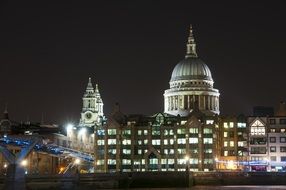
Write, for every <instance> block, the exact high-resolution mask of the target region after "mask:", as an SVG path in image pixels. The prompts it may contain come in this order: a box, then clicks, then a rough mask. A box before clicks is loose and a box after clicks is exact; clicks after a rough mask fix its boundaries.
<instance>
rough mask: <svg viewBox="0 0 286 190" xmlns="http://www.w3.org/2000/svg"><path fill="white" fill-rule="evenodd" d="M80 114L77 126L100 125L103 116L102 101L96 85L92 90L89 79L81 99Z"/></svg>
mask: <svg viewBox="0 0 286 190" xmlns="http://www.w3.org/2000/svg"><path fill="white" fill-rule="evenodd" d="M82 102H83V104H82V112H81V119H80V122H79V126H81V127H83V126H84V127H91V126H94V125H100V124H101V121H102V119H103V118H104V114H103V101H102V99H101V97H100V93H99V90H98V85H97V84H96V85H95V89H94V88H93V85H92V82H91V78H89V79H88V84H87V87H86V91H85V93H84V95H83V98H82Z"/></svg>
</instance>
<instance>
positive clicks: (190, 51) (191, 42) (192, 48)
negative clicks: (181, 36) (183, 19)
mask: <svg viewBox="0 0 286 190" xmlns="http://www.w3.org/2000/svg"><path fill="white" fill-rule="evenodd" d="M185 57H186V58H188V57H198V55H197V52H196V43H195V39H194V36H193V28H192V25H190V35H189V37H188V42H187V54H186V56H185Z"/></svg>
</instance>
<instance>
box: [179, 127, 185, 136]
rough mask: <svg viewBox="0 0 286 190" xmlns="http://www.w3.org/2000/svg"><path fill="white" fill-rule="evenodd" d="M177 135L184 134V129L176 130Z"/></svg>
mask: <svg viewBox="0 0 286 190" xmlns="http://www.w3.org/2000/svg"><path fill="white" fill-rule="evenodd" d="M177 134H179V135H181V134H186V130H185V128H182V129H178V130H177Z"/></svg>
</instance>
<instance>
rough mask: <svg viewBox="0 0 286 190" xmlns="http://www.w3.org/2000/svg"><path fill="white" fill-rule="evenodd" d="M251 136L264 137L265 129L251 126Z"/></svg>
mask: <svg viewBox="0 0 286 190" xmlns="http://www.w3.org/2000/svg"><path fill="white" fill-rule="evenodd" d="M250 133H251V135H265V127H260V126H253V127H251V129H250Z"/></svg>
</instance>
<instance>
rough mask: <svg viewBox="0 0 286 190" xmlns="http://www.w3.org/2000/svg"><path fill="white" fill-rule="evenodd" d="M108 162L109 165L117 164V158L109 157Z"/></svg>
mask: <svg viewBox="0 0 286 190" xmlns="http://www.w3.org/2000/svg"><path fill="white" fill-rule="evenodd" d="M107 164H108V165H116V160H115V159H108V160H107Z"/></svg>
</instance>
